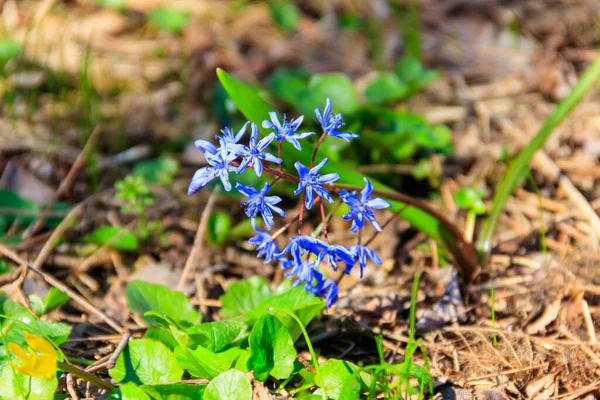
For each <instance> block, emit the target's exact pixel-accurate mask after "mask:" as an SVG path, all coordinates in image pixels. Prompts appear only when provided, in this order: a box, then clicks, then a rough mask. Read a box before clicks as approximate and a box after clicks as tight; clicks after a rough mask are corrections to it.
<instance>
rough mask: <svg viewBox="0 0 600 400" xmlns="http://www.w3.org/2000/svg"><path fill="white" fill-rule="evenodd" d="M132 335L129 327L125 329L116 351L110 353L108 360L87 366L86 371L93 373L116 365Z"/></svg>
mask: <svg viewBox="0 0 600 400" xmlns="http://www.w3.org/2000/svg"><path fill="white" fill-rule="evenodd" d="M131 335H132V332H131V331H130V330H129V329H127V328H125V329H123V336H122V337H121V341H120V342H119V344H118V345H117V347H116V348H115V351H113V353H112V354H111V355H110V357H109V358H108V360H107V361H106V362H103V363H101V364H98V365H93V366H90V367H88V368H86V369H85V372H89V373H93V372H96V371H98V370H101V369H103V368H106V369H107V370H110V369H112V368H113V367H114V366H115V364H116V362H117V359H118V358H119V355H120V354H121V353H122V352H123V350H124V349H125V347H126V346H127V343H129V339H131Z"/></svg>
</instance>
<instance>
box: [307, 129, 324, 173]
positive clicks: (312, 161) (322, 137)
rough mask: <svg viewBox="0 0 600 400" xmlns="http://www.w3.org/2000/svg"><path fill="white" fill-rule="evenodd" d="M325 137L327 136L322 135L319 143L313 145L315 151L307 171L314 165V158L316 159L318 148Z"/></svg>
mask: <svg viewBox="0 0 600 400" xmlns="http://www.w3.org/2000/svg"><path fill="white" fill-rule="evenodd" d="M326 136H327V134H326V133H323V134H322V135H321V137H320V138H319V141H318V142H317V144H316V145H315V149H314V150H313V153H312V157H311V159H310V166H309V167H308V169H311V168H312V167H313V166H314V165H315V158H317V152H318V151H319V147H321V143H323V140H325V137H326Z"/></svg>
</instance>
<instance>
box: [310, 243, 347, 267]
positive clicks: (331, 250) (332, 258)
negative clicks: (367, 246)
mask: <svg viewBox="0 0 600 400" xmlns="http://www.w3.org/2000/svg"><path fill="white" fill-rule="evenodd" d="M325 257H327V261H328V262H329V265H331V266H332V267H333V270H334V271H337V263H338V262H345V263H346V265H348V264H350V265H352V264H354V256H353V255H352V253H350V251H349V250H348V249H346V248H345V247H343V246H340V245H337V244H334V245H328V246H327V247H325V248H324V249H323V250H321V251H320V252H319V255H318V256H317V261H316V264H317V265H320V264H321V262H322V261H323V260H324V259H325Z"/></svg>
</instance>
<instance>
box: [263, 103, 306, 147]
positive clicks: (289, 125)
mask: <svg viewBox="0 0 600 400" xmlns="http://www.w3.org/2000/svg"><path fill="white" fill-rule="evenodd" d="M269 117H271V121H268V120H264V121H263V123H262V126H263V128H267V129H272V130H274V131H275V132H274V133H276V134H277V136H276V139H277V140H278V141H280V142H281V141H282V140H283V139H285V140H287V141H288V142H290V143H291V144H292V146H294V147H295V148H296V149H298V150H302V147H301V146H300V142H298V139H304V138H306V137H308V136H310V135H314V134H315V133H314V132H303V133H295V132H296V131H297V130H298V128H299V127H300V124H301V123H302V120H303V119H304V115H302V116H300V117H298V118H296V119H291V120H290V121H289V122H288V121H286V118H285V114H283V118H282V121H281V122H280V121H279V117H278V116H277V113H276V112H274V111H271V112H270V113H269Z"/></svg>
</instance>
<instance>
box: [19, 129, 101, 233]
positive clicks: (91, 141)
mask: <svg viewBox="0 0 600 400" xmlns="http://www.w3.org/2000/svg"><path fill="white" fill-rule="evenodd" d="M100 132H101V129H100V127H99V126H96V127H95V128H94V130H93V131H92V133H91V134H90V136H89V138H88V140H87V142H86V144H85V146H83V149H82V150H81V152H80V153H79V155H78V156H77V158H76V159H75V162H74V163H73V165H71V169H70V170H69V172H68V173H67V176H65V178H64V179H63V180H62V182H61V183H60V185H59V186H58V189H56V193H54V196H53V197H52V200H51V201H50V202H49V203H48V204H47V205H46V207H45V208H44V210H43V211H42V213H41V214H40V216H39V217H38V218H37V219H36V220H35V221H33V222H32V223H31V225H29V226H28V227H27V229H26V230H25V231H24V232H23V238H27V237H29V236H31V235H33V234H34V233H36V232H37V231H39V230H40V229H41V228H42V226H43V225H44V221H45V220H46V213H47V212H48V211H49V210H50V209H51V208H52V207H53V206H54V204H55V203H56V201H57V200H58V199H60V198H61V197H62V196H63V195H64V194H65V193H66V192H67V191H68V190H69V188H70V187H71V184H72V183H73V181H74V180H75V178H76V177H77V174H79V172H80V171H81V169H82V168H83V167H84V166H85V162H86V161H87V158H88V155H89V153H90V151H91V150H92V149H93V148H94V146H95V145H96V142H97V141H98V137H99V136H100Z"/></svg>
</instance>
